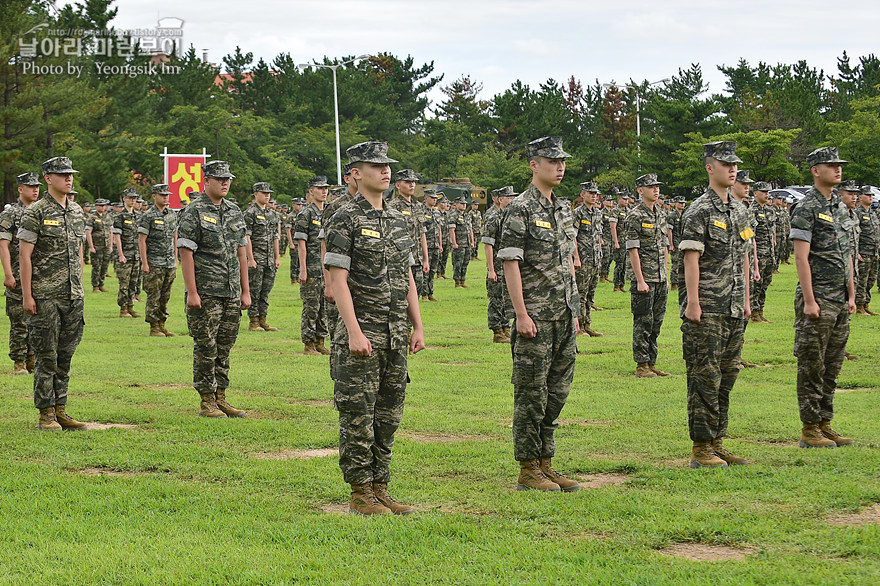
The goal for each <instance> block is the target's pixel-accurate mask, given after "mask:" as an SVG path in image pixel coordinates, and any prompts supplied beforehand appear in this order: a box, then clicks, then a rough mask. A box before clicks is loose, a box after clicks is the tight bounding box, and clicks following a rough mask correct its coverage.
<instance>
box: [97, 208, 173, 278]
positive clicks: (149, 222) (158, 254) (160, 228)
mask: <svg viewBox="0 0 880 586" xmlns="http://www.w3.org/2000/svg"><path fill="white" fill-rule="evenodd" d="M137 230H138V234H146V235H147V241H146V245H147V264H148V265H150V267H157V268H165V269H170V268H174V267H176V266H177V259H176V252H177V251H176V250H174V234H175V233H176V232H177V214H176V213H175V212H174V210H171V209H169V208H165V210H164V211H161V212H160V211H159V208H157V207H156V206H150V208H149V209H148V210H147V211H145V212H144V213H143V214H141V215H140V217H139V218H138V225H137ZM92 238H93V239H94V236H92ZM93 241H94V240H93Z"/></svg>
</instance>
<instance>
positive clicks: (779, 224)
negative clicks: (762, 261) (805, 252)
mask: <svg viewBox="0 0 880 586" xmlns="http://www.w3.org/2000/svg"><path fill="white" fill-rule="evenodd" d="M773 204H774V205H775V206H776V267H777V268H779V265H780V264H784V265H787V264H791V263H790V262H789V260H788V259H789V257H790V256H791V241H790V240H789V239H788V234H789V233H790V232H791V214H790V213H789V211H788V204H787V203H786V201H785V196H784V195H781V194H776V195H774V196H773Z"/></svg>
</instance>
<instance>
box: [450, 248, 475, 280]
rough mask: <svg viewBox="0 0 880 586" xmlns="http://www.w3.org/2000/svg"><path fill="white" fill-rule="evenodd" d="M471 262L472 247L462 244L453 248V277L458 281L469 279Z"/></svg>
mask: <svg viewBox="0 0 880 586" xmlns="http://www.w3.org/2000/svg"><path fill="white" fill-rule="evenodd" d="M470 262H471V247H470V246H465V245H462V244H459V245H458V248H454V249H452V278H453V279H455V280H456V281H464V280H466V279H467V270H468V264H469V263H470Z"/></svg>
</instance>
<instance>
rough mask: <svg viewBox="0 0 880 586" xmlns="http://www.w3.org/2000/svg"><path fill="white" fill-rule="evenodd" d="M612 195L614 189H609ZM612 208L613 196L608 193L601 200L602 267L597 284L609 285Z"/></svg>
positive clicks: (611, 257)
mask: <svg viewBox="0 0 880 586" xmlns="http://www.w3.org/2000/svg"><path fill="white" fill-rule="evenodd" d="M611 191H612V193H617V188H616V187H613V186H612V187H611ZM612 208H614V196H613V195H612V194H611V193H609V194H608V195H606V196H605V197H604V198H603V200H602V266H601V267H600V268H599V282H600V283H610V282H611V280H610V279H609V278H608V271H609V270H610V269H611V261H612V260H613V259H614V242H612V238H611V215H612V211H611V210H612Z"/></svg>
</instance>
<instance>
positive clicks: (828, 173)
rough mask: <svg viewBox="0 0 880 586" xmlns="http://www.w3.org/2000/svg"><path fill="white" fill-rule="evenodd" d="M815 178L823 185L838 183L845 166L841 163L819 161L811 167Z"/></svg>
mask: <svg viewBox="0 0 880 586" xmlns="http://www.w3.org/2000/svg"><path fill="white" fill-rule="evenodd" d="M810 171H811V172H812V173H813V179H815V180H816V182H817V183H822V184H823V185H837V184H838V183H840V180H841V179H842V178H843V167H841V166H840V163H819V164H818V165H813V167H812V168H811V169H810Z"/></svg>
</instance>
